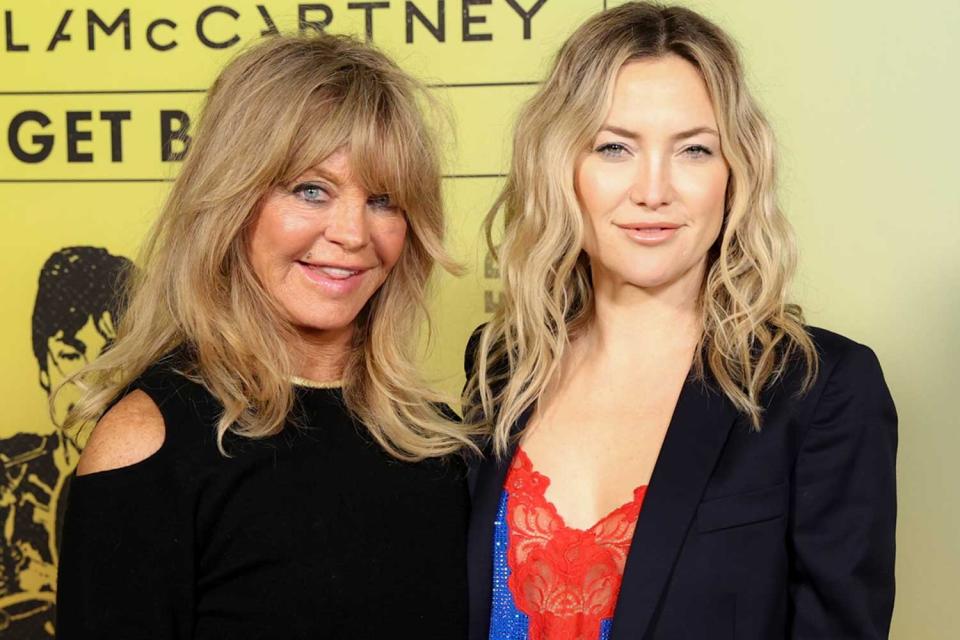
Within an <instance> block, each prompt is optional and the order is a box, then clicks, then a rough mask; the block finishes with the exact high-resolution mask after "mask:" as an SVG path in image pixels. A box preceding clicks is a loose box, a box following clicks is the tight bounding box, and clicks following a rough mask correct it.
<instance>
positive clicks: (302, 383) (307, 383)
mask: <svg viewBox="0 0 960 640" xmlns="http://www.w3.org/2000/svg"><path fill="white" fill-rule="evenodd" d="M290 382H292V383H293V384H295V385H297V386H298V387H309V388H310V389H339V388H340V387H342V386H343V380H331V381H329V382H320V381H319V380H308V379H307V378H300V377H297V376H293V377H292V378H290Z"/></svg>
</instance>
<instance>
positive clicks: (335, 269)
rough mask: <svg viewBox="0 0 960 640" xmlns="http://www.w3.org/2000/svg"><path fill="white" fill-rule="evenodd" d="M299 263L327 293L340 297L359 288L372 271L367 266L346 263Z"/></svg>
mask: <svg viewBox="0 0 960 640" xmlns="http://www.w3.org/2000/svg"><path fill="white" fill-rule="evenodd" d="M297 264H298V265H299V267H300V270H301V271H302V272H303V275H304V276H306V278H307V279H308V280H309V281H310V282H312V283H313V285H314V286H318V287H320V290H321V291H324V292H326V295H331V296H334V297H340V296H343V295H349V294H352V293H353V292H355V291H357V290H359V288H360V287H361V285H362V283H363V282H364V281H365V280H366V277H365V276H366V274H367V273H368V272H369V271H370V269H369V268H367V267H351V266H345V265H329V264H310V263H307V262H300V261H298V262H297Z"/></svg>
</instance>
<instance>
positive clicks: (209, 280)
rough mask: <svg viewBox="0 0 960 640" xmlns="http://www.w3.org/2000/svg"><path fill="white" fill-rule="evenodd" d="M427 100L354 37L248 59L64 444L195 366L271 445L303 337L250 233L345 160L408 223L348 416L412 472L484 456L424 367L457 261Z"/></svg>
mask: <svg viewBox="0 0 960 640" xmlns="http://www.w3.org/2000/svg"><path fill="white" fill-rule="evenodd" d="M425 95H426V94H425V92H424V91H423V90H422V87H421V86H420V85H419V84H418V83H416V82H415V81H413V80H412V79H411V78H410V77H409V76H408V75H407V74H405V73H404V72H403V71H401V70H400V69H399V68H398V67H397V66H396V65H395V64H394V63H393V62H391V61H390V60H389V59H388V58H387V57H386V56H384V55H383V54H382V53H380V52H379V51H377V50H375V49H373V48H372V47H370V46H368V45H366V44H363V43H361V42H359V41H357V40H355V39H353V38H350V37H346V36H334V35H326V34H322V33H312V34H305V35H284V36H274V37H271V38H268V39H266V40H263V41H260V42H258V43H257V44H255V45H254V46H253V47H251V48H250V49H248V50H246V51H245V52H243V53H241V54H240V55H239V56H237V57H236V58H235V59H234V60H233V61H232V62H230V63H229V64H228V65H227V66H226V68H225V69H224V70H223V71H222V72H221V74H220V76H219V77H218V78H217V80H216V82H215V83H214V84H213V87H212V88H211V89H210V91H209V93H208V95H207V98H206V102H205V104H204V107H203V112H202V115H201V118H200V123H199V127H198V129H197V131H196V134H195V135H194V137H193V140H192V143H191V146H190V150H189V153H188V155H187V158H186V160H185V162H184V164H183V167H182V168H181V171H180V173H179V175H178V177H177V179H176V181H175V182H174V184H173V188H172V190H171V192H170V195H169V197H168V199H167V201H166V204H165V206H164V208H163V211H162V213H161V215H160V217H159V219H158V220H157V221H156V223H155V225H154V227H153V228H152V230H151V231H150V233H149V235H148V236H147V239H146V242H145V245H144V247H143V249H142V256H141V258H140V260H139V261H138V262H139V264H140V266H141V267H142V268H141V269H140V270H139V273H138V275H137V276H136V277H135V278H134V279H133V280H131V282H130V283H129V285H128V288H127V295H128V298H129V306H128V309H127V313H126V314H125V316H124V319H123V321H122V322H121V324H120V327H119V330H118V335H117V339H116V342H115V343H114V344H113V346H112V347H111V348H110V349H109V350H108V351H107V352H105V353H104V354H103V355H102V356H101V357H100V358H99V359H98V360H96V361H95V362H94V363H92V364H91V365H90V366H88V367H87V368H86V369H84V370H83V371H81V372H80V373H79V374H78V375H77V376H76V377H75V379H74V380H73V381H74V382H76V383H77V384H78V386H80V387H81V389H82V390H83V391H84V395H83V397H82V399H81V400H80V401H79V402H78V403H77V404H76V405H75V406H74V408H73V410H72V412H71V413H70V414H69V416H68V418H67V420H66V423H65V424H64V425H63V426H64V428H66V429H71V428H74V427H76V426H78V425H82V424H89V423H92V422H94V421H96V420H97V419H99V417H100V416H101V414H102V413H103V411H104V410H105V408H106V407H107V406H108V405H109V403H110V402H111V401H112V400H114V399H115V398H116V397H117V396H118V395H119V394H121V393H122V392H123V390H124V389H125V388H126V387H127V386H128V385H129V384H130V383H131V382H132V381H133V380H134V379H135V378H136V377H137V376H139V375H141V374H142V373H143V372H144V371H145V370H146V368H147V367H149V366H150V365H151V364H153V363H155V362H157V360H158V359H161V358H163V357H164V356H165V355H167V354H170V353H172V352H175V351H177V352H182V353H186V354H187V356H186V360H187V362H188V365H187V366H186V367H183V368H182V369H183V372H184V373H186V374H187V375H189V376H190V377H191V378H193V379H195V380H196V381H198V382H200V383H201V384H203V385H204V386H205V387H206V388H207V389H208V390H209V391H210V393H212V394H213V396H215V397H216V398H217V400H218V401H219V402H220V403H221V404H222V405H223V413H222V415H221V416H220V419H219V422H218V424H217V426H216V429H217V437H218V442H219V443H220V446H221V449H222V448H223V436H224V434H225V433H227V432H228V431H230V432H233V433H236V434H238V435H242V436H246V437H251V438H257V437H264V436H268V435H271V434H274V433H276V432H277V431H279V430H280V429H282V428H283V426H284V424H285V422H286V421H287V419H288V418H289V417H290V414H291V410H292V409H293V407H294V391H293V385H292V382H291V380H292V376H293V374H294V373H295V371H294V367H293V364H292V357H291V354H292V350H293V348H292V347H291V345H296V344H297V336H296V333H295V332H294V330H293V328H292V327H291V326H290V324H289V322H288V321H286V320H285V319H284V317H283V315H282V313H281V312H280V310H279V308H278V306H277V304H276V302H275V301H273V300H272V299H271V297H270V296H269V295H268V294H267V292H266V290H265V289H264V287H263V285H262V284H261V282H260V281H259V280H258V278H257V277H256V276H255V274H254V271H253V269H252V267H251V264H250V262H249V260H248V257H247V245H246V242H247V240H246V236H247V234H246V233H245V231H246V230H247V229H248V228H249V227H250V225H251V224H252V222H253V220H254V218H255V216H256V214H257V212H258V210H259V203H260V202H261V200H262V199H263V198H264V197H265V195H266V194H268V193H270V192H271V191H272V190H273V189H275V188H276V187H277V186H278V185H283V184H288V183H290V182H291V181H292V180H294V179H295V178H296V177H297V176H299V175H300V174H302V173H303V172H304V171H305V170H307V169H308V168H310V167H312V166H314V165H316V164H318V163H319V162H321V161H322V160H323V159H325V158H326V157H328V156H329V155H330V154H332V153H333V152H335V151H336V150H338V149H341V148H345V149H347V150H348V151H349V153H350V156H351V164H352V166H353V168H354V172H355V175H356V176H357V177H358V179H359V181H360V182H361V184H362V185H363V187H364V188H365V189H366V190H367V191H368V192H370V193H385V194H390V197H391V200H393V201H394V202H395V203H396V204H397V205H398V206H399V207H400V208H401V209H403V211H404V212H405V215H406V218H407V221H408V234H407V239H406V245H405V247H404V250H403V253H402V255H401V257H400V259H399V261H398V263H397V264H396V266H395V267H394V268H393V270H392V271H391V273H390V274H389V276H388V277H387V279H386V281H385V283H384V284H383V286H382V287H381V288H380V289H379V290H378V291H377V292H376V293H375V294H374V295H373V297H372V298H371V299H370V300H369V302H368V303H367V305H366V306H365V307H364V309H363V310H362V311H361V313H360V314H359V316H358V318H357V319H356V321H355V324H356V327H355V331H354V334H353V345H352V349H351V352H350V354H349V356H348V360H347V364H346V367H345V372H344V379H343V394H344V400H345V403H346V405H347V408H348V409H349V410H350V411H351V412H352V413H353V414H354V415H355V416H356V417H357V418H358V419H359V420H360V421H362V422H363V423H364V425H365V426H366V428H367V429H368V430H369V432H370V434H371V435H372V436H373V438H374V439H376V441H377V442H378V443H379V444H380V445H381V446H382V447H383V448H384V449H385V450H387V451H388V452H390V453H391V454H392V455H394V456H395V457H397V458H400V459H404V460H419V459H422V458H426V457H433V456H440V455H445V454H448V453H451V452H453V451H456V450H458V449H460V448H461V447H463V446H470V443H469V439H468V432H467V431H466V430H464V429H463V428H461V427H460V426H458V425H456V424H453V423H451V422H450V421H449V420H448V419H447V418H446V417H445V415H444V413H443V410H442V408H441V405H440V404H439V402H440V400H441V398H440V397H439V396H437V394H435V393H434V392H433V391H431V390H430V389H429V388H428V387H427V386H426V385H425V384H424V383H423V382H422V381H421V379H420V377H419V376H418V373H417V369H416V367H415V365H414V355H415V351H416V343H417V331H418V330H419V329H420V327H421V325H422V323H423V321H424V320H425V319H427V310H426V306H425V299H426V296H427V289H428V281H429V279H430V276H431V273H432V271H433V268H434V265H435V264H440V265H442V266H443V267H444V268H445V269H447V270H448V271H451V272H455V271H457V270H458V266H457V265H456V264H455V263H454V262H453V261H452V260H451V258H450V257H449V256H448V255H447V253H446V252H445V249H444V247H443V234H444V220H443V207H442V200H441V179H442V176H441V172H440V161H439V153H438V150H437V148H436V145H435V142H434V137H435V136H434V133H433V131H432V130H431V129H430V128H429V127H428V126H427V124H426V122H425V120H424V117H423V114H422V113H421V110H420V106H419V105H418V99H420V98H423V99H425V100H429V98H428V97H425Z"/></svg>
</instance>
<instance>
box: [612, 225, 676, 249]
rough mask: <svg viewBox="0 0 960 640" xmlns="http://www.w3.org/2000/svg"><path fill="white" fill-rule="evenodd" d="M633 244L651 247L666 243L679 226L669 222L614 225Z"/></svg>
mask: <svg viewBox="0 0 960 640" xmlns="http://www.w3.org/2000/svg"><path fill="white" fill-rule="evenodd" d="M616 226H617V227H619V228H620V229H622V230H623V232H624V233H625V234H626V235H627V236H628V237H629V238H631V239H632V240H633V241H635V242H639V243H640V244H646V245H653V244H659V243H661V242H666V241H667V240H669V239H670V238H672V237H673V235H674V234H675V233H676V232H677V229H679V228H680V227H681V225H678V224H674V223H671V222H638V223H629V224H618V225H616Z"/></svg>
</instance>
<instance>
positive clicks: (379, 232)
mask: <svg viewBox="0 0 960 640" xmlns="http://www.w3.org/2000/svg"><path fill="white" fill-rule="evenodd" d="M371 235H372V239H373V245H374V247H375V248H376V251H377V257H378V258H379V259H380V264H381V265H382V266H383V269H384V270H385V271H389V270H390V269H392V268H393V266H394V265H395V264H396V263H397V260H399V259H400V255H401V254H402V253H403V247H404V246H405V243H406V239H407V221H406V219H405V218H403V217H400V216H397V217H396V218H388V219H385V220H381V221H378V222H377V223H376V225H375V226H374V228H373V229H372V233H371Z"/></svg>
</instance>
